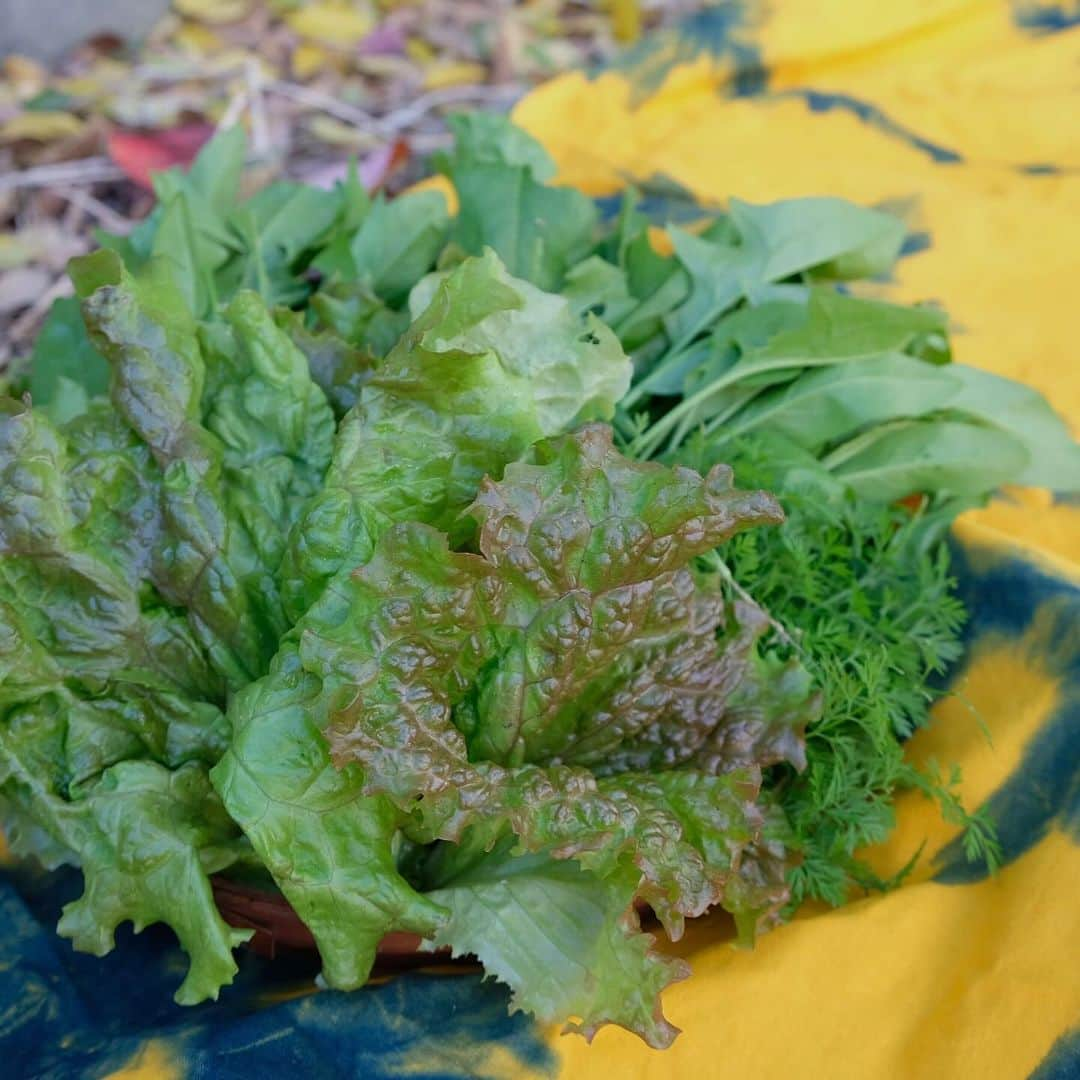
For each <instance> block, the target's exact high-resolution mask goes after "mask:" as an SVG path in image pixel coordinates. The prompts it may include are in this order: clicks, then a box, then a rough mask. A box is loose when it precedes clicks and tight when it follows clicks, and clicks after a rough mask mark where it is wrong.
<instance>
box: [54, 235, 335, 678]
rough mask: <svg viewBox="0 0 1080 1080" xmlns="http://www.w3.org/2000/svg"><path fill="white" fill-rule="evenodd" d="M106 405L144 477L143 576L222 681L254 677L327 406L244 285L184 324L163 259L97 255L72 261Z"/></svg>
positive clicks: (321, 456)
mask: <svg viewBox="0 0 1080 1080" xmlns="http://www.w3.org/2000/svg"><path fill="white" fill-rule="evenodd" d="M73 275H74V276H75V279H76V283H77V285H78V287H79V290H80V292H81V293H82V294H83V296H84V297H85V299H84V304H83V314H84V318H85V319H86V322H87V326H88V327H89V329H90V332H91V336H92V338H93V339H94V341H95V343H96V344H97V346H98V348H99V349H100V350H101V352H102V353H103V355H105V357H106V358H107V359H108V360H109V362H110V364H111V366H112V379H111V383H110V397H111V399H112V403H113V406H114V408H115V410H116V412H117V414H118V415H119V417H120V418H121V419H122V420H123V422H124V423H125V424H126V425H127V427H128V428H129V429H130V431H131V432H132V434H133V436H134V437H135V438H136V440H137V441H138V443H140V444H143V445H145V447H146V448H147V449H148V451H149V454H150V457H151V461H152V468H151V470H150V471H151V472H152V473H153V474H154V475H155V476H156V480H155V483H154V487H155V500H156V509H155V513H156V514H157V516H158V520H157V525H156V529H155V533H154V535H153V536H149V535H147V536H145V537H144V543H145V547H146V550H148V551H149V552H150V553H151V558H150V561H149V567H148V577H149V580H150V582H151V583H152V584H153V586H154V588H155V589H156V590H157V591H158V592H159V593H160V594H161V596H162V597H163V598H164V599H165V600H166V601H167V602H168V603H170V604H172V605H173V606H175V607H178V608H182V609H184V610H186V612H187V617H188V620H189V622H190V623H191V626H192V629H193V631H194V632H195V634H196V636H197V637H198V639H199V641H200V643H201V645H202V646H203V647H204V648H205V649H206V650H207V652H208V653H209V654H210V656H211V658H212V660H213V662H214V664H215V666H216V667H217V668H218V669H219V670H220V671H221V672H222V673H223V674H224V676H225V677H226V678H227V679H228V681H229V683H230V684H231V685H232V686H233V687H239V686H242V685H244V684H245V683H247V682H249V681H251V679H253V678H255V677H256V676H258V675H259V674H261V673H262V672H263V671H264V670H265V669H266V666H267V664H268V663H269V660H270V658H271V657H272V656H273V655H274V653H275V652H276V651H277V645H278V641H279V640H280V637H281V635H282V634H283V633H284V631H285V630H286V628H287V621H286V619H285V615H284V611H283V608H282V602H281V598H280V595H279V580H278V575H277V571H278V567H279V565H280V562H281V558H282V554H283V551H284V547H285V540H286V536H287V534H288V532H289V529H290V528H291V526H292V524H293V521H294V520H295V518H296V516H297V514H298V513H299V509H300V507H301V505H303V504H305V503H306V502H307V500H308V498H309V497H310V496H311V495H312V494H314V493H315V492H316V491H317V490H318V489H319V488H320V487H321V484H322V476H323V474H324V472H325V470H326V467H327V465H328V464H329V458H330V449H331V443H332V434H333V423H334V421H333V414H332V412H331V409H330V406H329V404H328V403H327V402H326V400H325V395H324V394H323V393H322V391H321V390H320V389H319V388H318V387H317V386H316V385H315V383H314V382H313V381H312V379H311V377H310V373H309V371H308V367H307V363H306V360H305V358H304V356H303V354H302V353H300V352H299V350H297V349H296V348H295V347H294V346H293V345H292V344H291V343H290V342H289V339H288V337H287V335H285V334H284V332H282V331H281V330H279V329H278V328H277V327H276V326H275V325H274V324H273V322H272V320H271V318H270V316H269V315H268V314H267V312H266V311H265V309H264V308H263V307H262V304H261V302H260V301H259V300H258V299H257V298H256V297H255V296H254V295H253V294H250V293H240V294H238V295H237V296H236V297H235V299H234V300H233V302H232V303H231V304H230V306H229V308H228V309H227V310H226V316H227V319H228V326H227V327H223V326H220V325H217V324H212V325H211V326H209V327H207V328H204V330H203V333H202V335H200V334H198V333H197V332H196V324H195V321H194V319H193V318H192V316H191V315H190V312H189V311H188V309H187V307H186V306H185V303H184V301H183V298H182V297H181V296H180V295H179V294H178V293H177V292H176V290H175V288H174V287H173V285H172V282H171V278H170V277H169V276H168V273H167V269H166V268H164V267H163V266H162V265H161V264H159V263H150V264H148V266H147V269H146V271H144V273H143V274H142V275H140V276H139V277H138V278H134V277H132V276H131V275H130V274H129V273H128V272H127V270H126V269H124V267H123V265H122V264H121V263H120V261H119V259H118V258H117V257H116V256H115V255H114V254H112V253H110V252H99V253H98V254H96V255H93V256H88V257H87V258H85V259H83V260H79V261H78V262H77V263H76V264H74V265H73Z"/></svg>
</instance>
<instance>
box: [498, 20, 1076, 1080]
mask: <svg viewBox="0 0 1080 1080" xmlns="http://www.w3.org/2000/svg"><path fill="white" fill-rule="evenodd" d="M1074 24H1080V7H1077V5H1075V4H1072V5H1071V6H1070V5H1065V7H1063V8H1057V7H1054V6H1053V5H1048V4H1024V3H1014V4H1005V3H978V2H976V3H972V2H964V0H905V2H904V3H902V4H900V3H886V4H878V3H874V4H871V3H865V2H860V0H787V2H783V0H782V2H779V3H774V4H770V5H768V8H767V10H766V9H765V7H764V6H763V7H762V8H761V9H754V8H751V7H747V6H738V5H731V4H725V5H723V6H721V7H718V8H717V9H715V10H714V11H712V12H706V13H705V14H704V15H702V16H699V17H698V19H697V20H696V21H695V23H694V24H692V25H691V26H689V27H687V28H686V30H685V31H684V32H683V34H682V35H676V34H670V35H667V36H666V37H663V38H660V39H658V40H655V41H652V42H647V43H646V44H645V45H644V46H643V47H642V48H641V50H639V54H638V55H637V56H636V57H634V58H632V60H631V61H629V62H628V63H627V64H626V65H624V68H623V69H622V70H615V71H609V72H606V73H604V74H602V75H600V76H598V77H596V78H593V79H590V78H588V77H587V76H586V75H584V74H573V75H567V76H564V77H562V78H559V79H556V80H554V81H553V82H551V83H548V84H547V85H545V86H543V87H541V88H540V89H538V90H536V91H535V92H533V93H532V94H531V95H530V96H529V97H527V98H526V99H525V100H524V101H523V102H521V103H520V104H519V106H518V107H517V109H516V112H515V119H516V120H517V121H518V123H520V124H522V125H523V126H524V127H526V128H527V129H528V130H530V131H531V132H532V133H533V134H534V135H536V136H537V137H539V138H540V139H541V140H542V141H543V142H544V143H545V144H546V145H547V146H548V148H549V149H550V150H551V152H552V153H553V155H554V156H555V158H556V160H557V162H558V164H559V167H560V180H561V181H563V182H565V183H568V184H574V185H576V186H579V187H581V188H583V189H584V190H586V191H588V192H590V193H592V194H594V195H606V194H610V193H613V192H615V191H617V190H618V189H619V188H620V187H622V186H623V185H624V184H625V183H626V182H627V181H628V180H634V181H638V182H641V181H645V180H648V179H650V178H655V177H659V176H664V177H667V178H670V179H672V180H675V181H677V182H678V183H679V184H681V185H683V186H685V187H686V188H688V189H689V190H690V191H691V192H692V193H693V194H694V195H695V196H696V197H697V198H698V199H700V200H702V201H705V202H709V201H712V202H719V201H723V200H725V199H726V198H727V197H728V196H729V195H736V196H739V197H740V198H743V199H747V200H750V201H753V202H766V201H769V200H773V199H778V198H785V197H792V196H800V195H819V194H832V195H841V196H845V197H847V198H849V199H853V200H856V201H858V202H861V203H869V204H889V205H891V206H893V207H896V208H900V209H901V210H902V212H903V213H904V214H905V216H906V218H907V220H908V223H909V225H910V227H911V228H912V230H913V231H914V233H915V236H916V237H917V242H916V244H915V245H914V247H915V248H916V250H914V251H913V252H912V253H911V254H909V255H907V256H906V257H905V258H903V259H902V260H901V262H900V263H899V266H898V268H897V272H896V275H895V280H894V281H890V282H889V283H887V284H884V285H882V286H881V291H882V295H884V296H887V297H890V298H895V299H901V300H906V301H915V300H922V299H933V300H936V301H939V302H940V303H942V304H943V305H945V306H946V307H947V308H948V310H949V311H950V313H951V315H952V317H953V319H954V321H955V328H956V336H955V341H954V347H955V353H956V358H957V359H958V360H960V361H962V362H964V363H968V364H973V365H977V366H980V367H984V368H987V369H989V370H991V371H994V372H997V373H998V374H1001V375H1006V376H1009V377H1011V378H1014V379H1019V380H1022V381H1024V382H1027V383H1029V384H1031V385H1032V386H1035V387H1037V388H1038V389H1040V390H1041V391H1042V392H1043V393H1044V394H1045V395H1046V396H1047V397H1048V398H1049V399H1050V400H1051V401H1052V402H1053V403H1054V405H1055V406H1056V407H1057V408H1058V409H1059V410H1060V411H1061V412H1062V413H1063V414H1064V415H1065V416H1066V417H1067V418H1068V419H1069V420H1070V422H1071V423H1072V425H1073V427H1074V428H1076V427H1077V425H1078V422H1080V344H1078V342H1080V322H1078V316H1077V309H1078V307H1080V25H1074ZM957 537H958V539H959V541H960V545H961V548H962V552H963V554H962V556H961V558H962V559H964V560H966V561H967V571H968V572H969V573H970V575H972V578H973V580H974V581H975V582H976V583H977V589H978V591H979V597H980V601H979V605H978V606H979V610H978V611H977V612H976V618H975V632H976V637H975V639H974V641H973V642H972V644H971V647H970V648H969V651H968V655H967V658H966V661H965V666H964V671H963V672H962V674H961V676H960V678H959V679H958V681H957V682H956V683H955V684H954V685H955V688H956V690H957V691H958V694H959V695H961V696H956V697H952V698H949V699H947V700H946V702H945V703H944V704H943V705H942V706H941V707H940V708H939V709H938V713H937V720H938V723H937V724H936V726H935V727H934V728H932V729H931V730H929V731H928V732H926V733H924V734H922V735H920V736H919V737H918V738H916V739H915V740H914V741H913V744H912V746H911V753H912V754H913V755H916V756H917V757H919V758H926V757H935V758H936V759H937V760H938V761H940V762H942V763H951V762H953V761H957V762H960V763H961V764H962V766H963V769H964V779H963V783H962V786H961V791H962V794H963V798H964V801H965V803H966V804H968V805H971V806H976V805H980V804H981V803H982V802H983V801H984V800H986V799H987V798H989V797H991V796H992V795H994V794H995V793H997V796H996V800H995V802H994V803H993V806H994V808H995V809H996V810H998V811H999V812H1002V811H1003V812H1004V813H1005V815H1006V817H1007V820H1005V821H1004V822H1002V823H1001V828H1002V832H1003V839H1004V840H1005V848H1006V856H1007V857H1010V858H1011V861H1009V862H1008V863H1007V865H1006V867H1005V868H1004V869H1003V870H1002V872H1001V873H1000V874H999V875H998V876H997V877H996V878H993V879H990V880H983V881H980V882H978V883H973V884H966V885H961V884H944V883H940V882H938V881H935V880H932V877H933V873H934V870H935V866H934V863H933V861H932V860H929V859H924V861H923V864H922V866H921V868H920V870H919V871H918V872H917V873H916V874H915V875H913V877H912V878H911V879H910V883H909V884H908V885H906V886H905V887H904V888H902V889H901V890H899V891H897V892H895V893H893V894H891V895H889V896H885V897H881V898H871V899H867V900H863V901H860V902H857V903H855V904H853V905H851V906H850V907H848V908H845V909H842V910H839V911H835V912H828V913H825V914H814V915H808V916H806V917H803V918H800V919H798V920H797V921H796V922H794V923H793V924H791V925H790V926H787V927H785V928H783V929H781V930H778V931H776V932H774V933H772V934H770V935H768V936H767V937H765V938H764V939H762V940H761V941H760V942H759V944H758V946H757V947H756V949H755V950H754V951H753V952H749V953H744V952H736V951H734V950H733V949H732V948H731V947H730V946H728V945H727V944H725V943H724V942H722V941H720V940H717V938H718V936H719V934H718V932H717V931H716V930H715V929H712V928H710V926H709V925H708V923H707V921H706V923H705V924H704V925H699V926H698V927H696V928H695V929H694V930H693V931H692V932H691V934H690V935H689V941H688V942H687V943H686V944H684V945H683V946H681V947H680V949H679V951H680V953H681V954H682V955H685V956H687V957H688V958H689V959H690V961H691V964H692V966H693V969H694V974H693V976H692V977H691V979H690V980H689V981H688V982H685V983H682V984H679V985H677V986H675V987H673V988H671V989H670V990H669V991H668V992H667V994H666V995H665V1011H666V1013H667V1015H668V1016H669V1018H670V1019H671V1020H672V1021H673V1022H674V1023H675V1024H677V1025H678V1026H680V1027H681V1028H682V1029H683V1034H682V1035H681V1036H680V1037H679V1039H678V1040H677V1041H676V1043H675V1046H674V1047H673V1049H672V1050H670V1051H668V1052H666V1053H663V1054H657V1053H655V1052H653V1051H650V1050H647V1049H646V1048H645V1047H644V1046H643V1045H642V1044H641V1043H640V1042H639V1041H638V1040H637V1039H635V1038H634V1037H632V1036H630V1035H627V1034H626V1033H624V1032H622V1031H619V1030H615V1029H612V1028H607V1029H604V1030H602V1031H601V1032H600V1033H599V1035H598V1036H597V1037H596V1039H595V1041H594V1043H593V1045H592V1046H591V1047H587V1046H586V1045H585V1044H584V1042H583V1041H581V1040H578V1039H571V1038H558V1037H557V1035H556V1033H554V1032H553V1033H552V1036H551V1037H552V1040H553V1046H554V1049H555V1052H556V1053H557V1055H558V1056H559V1060H560V1068H561V1074H562V1075H564V1076H568V1077H587V1076H596V1075H605V1076H611V1077H619V1078H620V1080H622V1078H625V1077H639V1076H640V1077H646V1076H648V1077H671V1076H695V1077H698V1076H700V1077H717V1078H724V1080H727V1078H733V1080H734V1078H742V1077H753V1078H755V1080H770V1078H773V1077H776V1078H784V1080H787V1078H789V1077H808V1078H813V1080H817V1078H828V1080H842V1078H848V1077H850V1078H852V1080H867V1078H878V1077H898V1078H899V1077H903V1078H921V1077H927V1078H939V1077H949V1078H960V1077H980V1078H982V1077H991V1078H998V1077H1002V1078H1006V1077H1007V1078H1013V1077H1025V1076H1028V1075H1030V1074H1031V1073H1032V1072H1033V1071H1034V1070H1036V1069H1037V1068H1039V1067H1040V1063H1042V1064H1041V1068H1042V1073H1041V1074H1040V1075H1045V1076H1047V1077H1050V1076H1061V1077H1065V1076H1078V1075H1080V1037H1078V1035H1077V1033H1076V1031H1075V1029H1074V1025H1077V1024H1080V593H1078V591H1077V586H1078V584H1080V508H1078V507H1077V506H1075V505H1072V506H1069V505H1061V504H1055V503H1054V501H1053V500H1052V498H1051V497H1050V496H1049V494H1047V493H1043V492H1032V491H1021V492H1014V493H1011V495H1010V497H1009V498H1007V499H1002V500H1000V501H998V502H996V503H995V504H994V505H993V506H991V507H990V508H988V509H986V510H983V511H980V512H977V513H972V514H969V515H967V516H966V518H965V519H964V520H962V521H961V522H960V523H959V525H958V527H957ZM998 593H1000V595H998ZM1013 609H1018V610H1013ZM976 713H977V714H978V715H979V717H981V719H982V721H983V722H984V723H985V724H986V726H987V727H988V728H989V733H990V736H991V738H992V740H993V742H992V746H991V745H988V743H987V741H986V738H985V736H984V734H983V733H982V732H981V731H980V728H979V724H978V722H977V720H976V719H975V714H976ZM1044 810H1045V812H1043V811H1044ZM955 831H956V830H955V829H954V828H953V827H951V826H948V825H946V824H945V823H944V822H943V821H942V820H941V818H940V815H939V814H938V811H937V810H936V809H935V808H933V807H931V806H929V805H928V804H927V803H926V802H925V801H924V800H922V799H921V798H919V797H918V796H914V795H912V796H909V797H905V798H904V799H903V800H902V802H901V805H900V827H899V829H898V831H897V833H896V836H895V839H894V840H893V842H892V843H891V844H890V845H889V846H888V848H887V849H886V850H884V851H882V852H880V853H879V854H878V855H877V856H875V858H876V859H877V861H878V862H879V863H880V864H881V866H882V867H883V868H891V869H897V868H898V867H899V866H901V865H903V863H904V862H905V861H906V860H907V858H908V857H909V856H910V854H911V853H912V852H913V851H914V850H915V849H916V848H917V847H918V846H919V844H920V843H922V842H923V841H924V840H925V841H926V852H927V853H933V852H935V851H937V850H939V849H940V848H941V847H942V846H943V844H944V843H946V842H947V841H948V840H949V839H950V838H951V837H952V836H953V835H954V833H955ZM1014 834H1016V835H1014ZM1071 1029H1073V1030H1072V1031H1071V1033H1070V1030H1071ZM1073 1069H1075V1070H1076V1071H1075V1072H1073V1071H1072V1070H1073Z"/></svg>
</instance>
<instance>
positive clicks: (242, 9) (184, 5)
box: [173, 0, 252, 24]
mask: <svg viewBox="0 0 1080 1080" xmlns="http://www.w3.org/2000/svg"><path fill="white" fill-rule="evenodd" d="M251 4H252V0H173V7H174V8H175V9H176V10H177V11H178V12H179V13H180V14H181V15H184V16H186V17H187V18H189V19H198V20H199V21H200V22H207V23H216V24H221V23H231V22H237V21H238V20H239V19H242V18H243V17H244V16H245V15H247V13H248V12H249V11H250V10H251Z"/></svg>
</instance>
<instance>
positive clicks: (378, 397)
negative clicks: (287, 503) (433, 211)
mask: <svg viewBox="0 0 1080 1080" xmlns="http://www.w3.org/2000/svg"><path fill="white" fill-rule="evenodd" d="M427 288H428V289H429V291H430V299H428V300H427V302H426V303H425V304H424V306H423V310H422V313H421V314H420V315H419V316H418V317H417V318H416V320H415V321H414V322H413V324H412V325H411V326H410V328H409V330H408V331H407V332H406V334H405V335H404V336H403V337H402V338H401V340H400V341H399V342H398V344H397V345H396V346H395V347H394V348H393V349H392V350H391V352H390V353H389V355H388V356H387V357H386V358H385V359H384V360H383V361H382V362H381V363H379V365H378V367H377V369H376V371H375V373H374V374H373V375H372V377H371V378H370V380H368V382H367V383H366V384H365V385H364V389H363V393H362V394H361V395H360V398H359V400H358V401H357V404H356V406H355V407H354V408H353V409H352V410H351V411H350V412H349V413H348V414H347V415H346V416H345V417H344V419H343V420H342V422H341V424H340V426H339V428H338V433H337V439H336V442H335V445H334V452H333V459H332V461H331V464H330V468H329V471H328V473H327V476H326V483H325V486H324V488H323V490H322V491H321V492H320V493H319V495H318V496H317V497H316V498H315V499H313V500H312V501H311V503H310V504H309V505H308V507H307V508H306V511H305V514H304V516H303V518H302V519H301V520H300V522H299V523H298V525H297V526H296V527H295V528H294V530H293V533H292V536H291V539H290V543H289V550H288V553H287V556H286V561H285V565H284V568H283V570H282V578H283V579H284V581H285V583H286V587H287V588H288V590H289V592H288V594H287V597H286V601H287V610H288V611H289V613H290V614H291V615H292V616H293V617H294V618H297V617H299V616H300V615H301V614H302V613H303V612H304V611H305V610H307V608H308V607H310V606H311V604H312V603H314V602H315V600H316V599H317V598H318V596H319V595H320V593H321V591H322V589H323V588H324V587H325V585H326V583H327V582H328V581H329V580H330V578H331V577H332V576H333V575H334V574H335V573H336V572H337V571H338V570H340V569H341V568H342V567H345V566H356V565H359V564H360V563H362V562H364V561H366V559H367V557H368V556H369V554H370V551H371V543H372V540H373V538H374V536H375V535H377V534H378V533H379V532H381V531H382V530H383V529H385V528H386V527H387V526H388V525H389V524H391V523H393V522H399V521H423V522H429V523H431V524H433V525H435V526H436V527H438V528H444V529H447V530H451V531H454V532H455V534H456V535H457V536H460V535H462V526H461V525H460V523H459V521H458V516H459V514H460V512H461V510H462V509H464V507H465V506H467V505H468V503H469V502H470V501H471V499H472V498H473V496H474V495H475V494H476V490H477V488H478V487H479V485H480V481H481V479H482V478H483V477H484V476H485V475H488V474H490V475H496V476H497V475H499V473H500V472H501V470H502V467H503V466H504V465H505V463H506V462H508V461H512V460H513V459H514V458H516V457H518V456H519V455H520V454H521V453H523V452H524V450H525V449H526V448H527V447H528V446H529V445H530V444H531V443H532V442H534V441H535V440H536V439H539V438H542V437H543V436H545V435H553V434H556V433H557V432H560V431H563V430H565V429H566V428H567V427H569V426H571V425H572V424H574V423H575V422H579V421H581V420H586V419H593V418H607V417H610V415H611V413H612V412H613V411H614V405H615V402H616V401H617V400H618V398H619V397H620V395H621V394H622V393H623V392H624V391H625V389H626V387H627V385H628V383H629V378H630V367H629V363H628V361H627V359H626V357H625V355H624V354H623V352H622V349H621V348H620V346H619V343H618V341H617V340H616V339H615V336H614V334H612V333H611V331H610V330H608V329H607V328H606V327H605V326H604V325H603V324H602V323H600V322H599V321H598V320H596V319H595V318H593V317H591V316H590V317H587V318H584V319H582V318H581V317H579V316H578V315H577V314H576V313H575V312H574V311H573V309H572V308H571V306H570V304H569V303H568V302H567V301H566V300H564V299H563V298H561V297H557V296H552V295H550V294H547V293H544V292H541V291H540V290H539V289H536V288H534V287H533V286H531V285H529V284H528V282H524V281H519V280H517V279H516V278H514V277H512V276H511V275H510V274H509V273H508V272H507V271H506V269H505V267H504V266H503V265H502V263H501V262H500V261H499V259H498V257H497V256H496V255H495V254H494V253H492V252H490V251H489V252H487V253H485V254H484V255H483V256H482V257H479V258H474V259H467V260H466V261H465V262H463V263H462V264H461V265H460V266H458V267H457V268H456V269H455V270H453V271H452V272H450V273H449V274H447V275H445V276H443V277H442V278H440V279H439V280H437V281H432V282H431V283H430V285H429V286H427Z"/></svg>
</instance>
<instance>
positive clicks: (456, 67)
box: [424, 61, 487, 90]
mask: <svg viewBox="0 0 1080 1080" xmlns="http://www.w3.org/2000/svg"><path fill="white" fill-rule="evenodd" d="M486 81H487V68H486V67H484V65H483V64H471V63H468V62H467V61H460V62H457V63H450V64H436V65H434V66H433V67H430V68H428V69H427V71H425V72H424V89H425V90H441V89H442V88H443V87H444V86H464V85H465V84H467V83H482V82H486Z"/></svg>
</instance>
